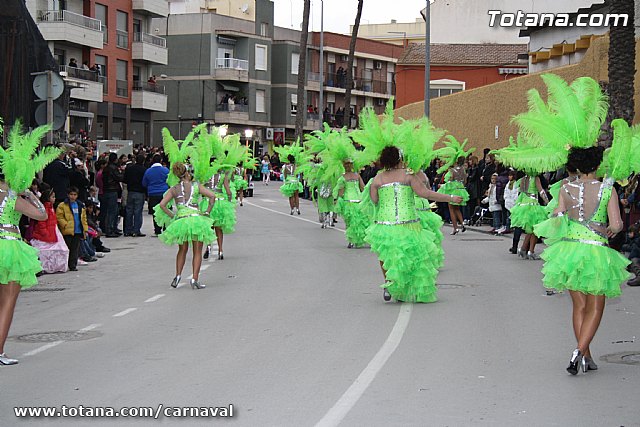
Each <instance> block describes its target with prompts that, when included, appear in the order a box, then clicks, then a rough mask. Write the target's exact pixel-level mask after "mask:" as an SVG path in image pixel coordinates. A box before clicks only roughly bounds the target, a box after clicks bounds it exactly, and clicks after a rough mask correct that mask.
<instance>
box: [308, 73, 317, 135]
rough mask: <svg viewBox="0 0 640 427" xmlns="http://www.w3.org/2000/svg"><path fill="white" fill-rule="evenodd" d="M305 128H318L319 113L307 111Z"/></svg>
mask: <svg viewBox="0 0 640 427" xmlns="http://www.w3.org/2000/svg"><path fill="white" fill-rule="evenodd" d="M318 81H319V80H318ZM305 129H309V130H316V129H320V114H318V113H307V124H306V127H305Z"/></svg>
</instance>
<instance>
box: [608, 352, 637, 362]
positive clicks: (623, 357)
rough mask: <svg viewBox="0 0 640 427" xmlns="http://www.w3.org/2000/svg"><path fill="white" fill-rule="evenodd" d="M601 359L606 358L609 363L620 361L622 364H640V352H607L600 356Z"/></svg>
mask: <svg viewBox="0 0 640 427" xmlns="http://www.w3.org/2000/svg"><path fill="white" fill-rule="evenodd" d="M600 360H604V361H605V362H608V363H618V364H622V365H640V352H637V351H623V352H621V353H614V354H606V355H604V356H602V357H600Z"/></svg>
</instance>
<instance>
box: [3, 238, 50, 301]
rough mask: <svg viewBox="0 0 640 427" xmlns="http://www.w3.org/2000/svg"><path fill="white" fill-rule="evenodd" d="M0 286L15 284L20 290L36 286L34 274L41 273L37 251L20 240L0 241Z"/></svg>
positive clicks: (36, 280)
mask: <svg viewBox="0 0 640 427" xmlns="http://www.w3.org/2000/svg"><path fill="white" fill-rule="evenodd" d="M0 253H1V254H2V256H1V257H0V286H2V285H6V284H8V283H10V282H15V283H18V284H19V285H20V287H21V288H22V289H27V288H30V287H32V286H34V285H37V284H38V278H37V277H36V273H39V272H40V271H42V265H40V261H39V260H38V250H37V249H36V248H34V247H31V246H29V245H27V244H26V243H24V242H23V241H22V240H8V239H0Z"/></svg>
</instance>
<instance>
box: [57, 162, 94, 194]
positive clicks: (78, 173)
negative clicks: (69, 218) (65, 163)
mask: <svg viewBox="0 0 640 427" xmlns="http://www.w3.org/2000/svg"><path fill="white" fill-rule="evenodd" d="M69 182H70V183H71V186H72V187H76V188H77V189H78V200H80V201H81V202H82V203H87V190H88V189H89V177H88V173H87V171H86V169H85V168H84V165H83V163H82V160H80V159H78V158H76V159H74V160H73V167H72V169H71V175H70V176H69ZM56 197H57V196H56Z"/></svg>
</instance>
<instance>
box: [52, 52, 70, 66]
mask: <svg viewBox="0 0 640 427" xmlns="http://www.w3.org/2000/svg"><path fill="white" fill-rule="evenodd" d="M53 57H54V58H55V59H56V63H57V64H58V65H67V61H66V58H67V55H66V52H65V51H64V50H63V49H54V50H53Z"/></svg>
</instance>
